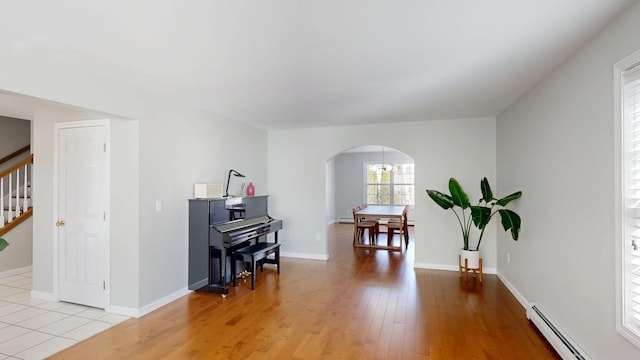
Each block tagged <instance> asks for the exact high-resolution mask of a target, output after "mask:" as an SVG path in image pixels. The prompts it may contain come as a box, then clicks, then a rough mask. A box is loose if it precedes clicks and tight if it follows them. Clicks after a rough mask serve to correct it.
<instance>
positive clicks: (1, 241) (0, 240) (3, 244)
mask: <svg viewBox="0 0 640 360" xmlns="http://www.w3.org/2000/svg"><path fill="white" fill-rule="evenodd" d="M7 246H9V243H8V242H7V240H5V239H3V238H0V251H2V250H4V248H6V247H7Z"/></svg>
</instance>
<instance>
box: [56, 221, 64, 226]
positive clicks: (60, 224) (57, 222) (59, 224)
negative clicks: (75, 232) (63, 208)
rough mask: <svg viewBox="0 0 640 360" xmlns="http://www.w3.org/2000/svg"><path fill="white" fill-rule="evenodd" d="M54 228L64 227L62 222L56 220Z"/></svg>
mask: <svg viewBox="0 0 640 360" xmlns="http://www.w3.org/2000/svg"><path fill="white" fill-rule="evenodd" d="M56 226H58V227H60V226H64V220H58V221H56Z"/></svg>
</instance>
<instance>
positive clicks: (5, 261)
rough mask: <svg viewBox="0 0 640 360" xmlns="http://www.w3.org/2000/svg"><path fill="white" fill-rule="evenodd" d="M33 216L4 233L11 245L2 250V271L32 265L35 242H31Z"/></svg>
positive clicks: (0, 256) (0, 265)
mask: <svg viewBox="0 0 640 360" xmlns="http://www.w3.org/2000/svg"><path fill="white" fill-rule="evenodd" d="M32 228H33V218H30V219H27V220H25V221H24V222H23V223H21V224H20V225H18V226H16V227H15V228H13V229H12V230H11V231H9V232H8V233H6V234H4V235H2V238H4V239H5V240H7V242H8V243H9V246H8V247H6V248H5V249H4V250H2V251H1V252H0V271H6V270H12V269H18V268H23V267H27V266H31V264H32V261H31V258H32V251H33V243H32V242H31V238H32V232H33V230H32Z"/></svg>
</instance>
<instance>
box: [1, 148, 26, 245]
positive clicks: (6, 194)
mask: <svg viewBox="0 0 640 360" xmlns="http://www.w3.org/2000/svg"><path fill="white" fill-rule="evenodd" d="M29 149H30V148H29V146H25V147H23V148H22V149H19V150H17V151H15V152H13V153H11V154H9V155H7V156H5V157H3V158H2V159H0V210H1V212H0V237H1V236H2V235H4V234H6V233H7V232H9V231H11V229H13V228H14V227H16V226H18V225H19V224H20V223H21V222H23V221H24V220H26V219H28V218H29V217H31V215H32V214H33V207H32V206H33V205H32V204H31V186H30V184H31V164H33V155H32V154H29V153H28V152H29ZM20 157H24V159H23V160H19V158H20ZM5 168H6V169H5Z"/></svg>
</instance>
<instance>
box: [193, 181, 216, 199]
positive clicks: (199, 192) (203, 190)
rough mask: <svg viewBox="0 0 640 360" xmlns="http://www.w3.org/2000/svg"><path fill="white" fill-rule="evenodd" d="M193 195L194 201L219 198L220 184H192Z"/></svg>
mask: <svg viewBox="0 0 640 360" xmlns="http://www.w3.org/2000/svg"><path fill="white" fill-rule="evenodd" d="M193 194H194V195H193V197H195V198H196V199H215V198H221V197H222V184H194V185H193Z"/></svg>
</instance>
